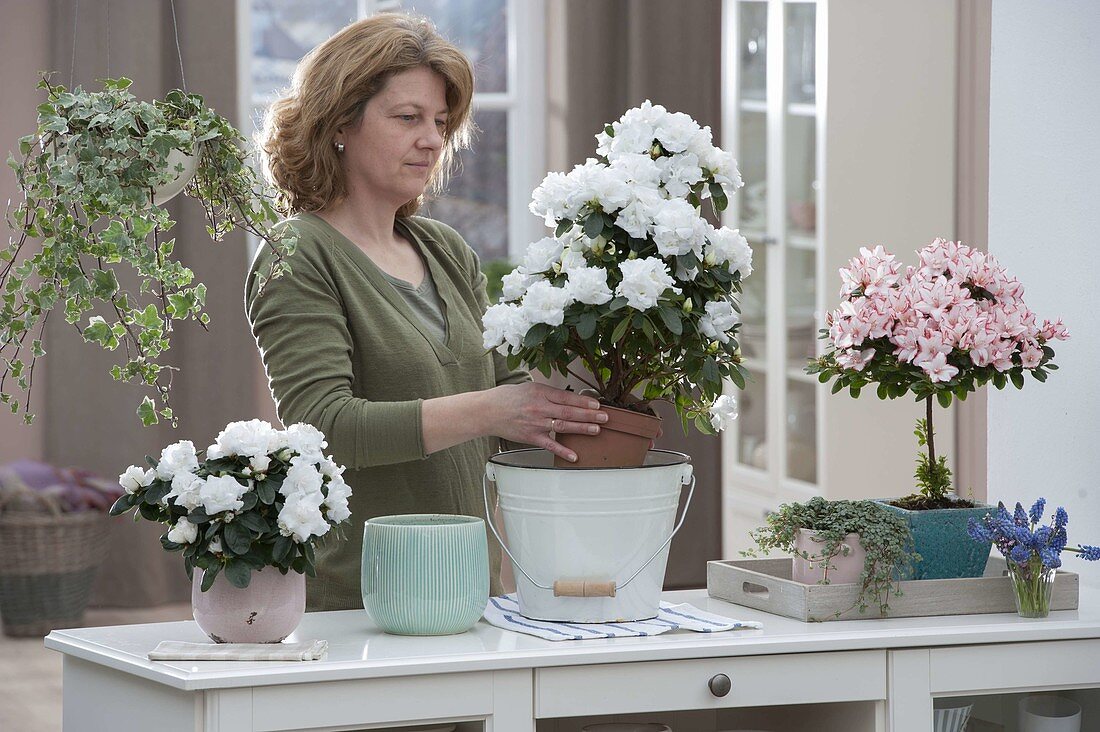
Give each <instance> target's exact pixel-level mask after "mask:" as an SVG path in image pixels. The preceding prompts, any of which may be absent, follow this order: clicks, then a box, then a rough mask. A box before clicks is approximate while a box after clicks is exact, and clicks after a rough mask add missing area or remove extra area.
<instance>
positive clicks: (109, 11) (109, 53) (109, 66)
mask: <svg viewBox="0 0 1100 732" xmlns="http://www.w3.org/2000/svg"><path fill="white" fill-rule="evenodd" d="M107 78H108V79H110V78H111V0H107Z"/></svg>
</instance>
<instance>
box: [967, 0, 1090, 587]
mask: <svg viewBox="0 0 1100 732" xmlns="http://www.w3.org/2000/svg"><path fill="white" fill-rule="evenodd" d="M1098 34H1100V3H1097V2H1096V0H1063V1H1062V2H1059V3H1056V4H1052V3H1036V2H1032V1H1031V0H995V1H994V3H993V56H992V65H991V72H990V111H989V119H990V130H989V133H990V134H989V138H990V154H989V245H990V250H991V251H992V252H993V253H994V254H996V256H997V257H999V258H1000V260H1001V262H1002V263H1003V264H1004V265H1005V266H1006V267H1008V269H1009V270H1010V272H1012V273H1014V274H1015V275H1016V276H1018V277H1019V278H1020V280H1021V281H1022V282H1023V283H1024V286H1025V288H1026V295H1025V297H1026V299H1027V303H1028V305H1029V306H1030V307H1031V309H1032V310H1034V311H1035V312H1036V314H1037V315H1038V316H1039V318H1051V319H1054V318H1057V317H1062V318H1064V319H1065V322H1066V325H1067V327H1068V328H1069V331H1070V335H1071V340H1069V341H1067V342H1065V343H1062V344H1055V346H1056V350H1057V351H1058V356H1057V358H1056V359H1055V362H1056V363H1057V364H1058V365H1059V367H1060V369H1061V370H1059V371H1057V372H1055V373H1054V374H1052V375H1051V378H1050V380H1049V381H1048V382H1047V383H1046V384H1040V383H1038V382H1036V381H1034V380H1033V379H1030V378H1029V379H1028V380H1027V384H1026V385H1025V388H1024V390H1023V391H1022V392H1018V391H1016V390H1015V389H1012V388H1009V389H1006V390H1005V391H1004V392H997V391H996V390H995V389H993V390H991V391H990V395H989V453H988V455H989V496H990V499H991V500H992V501H996V500H1003V501H1005V502H1006V503H1008V502H1009V501H1012V502H1015V501H1017V500H1021V501H1025V502H1026V501H1030V500H1033V499H1034V498H1035V497H1037V496H1039V495H1043V496H1046V498H1047V500H1048V502H1050V503H1052V504H1055V505H1064V506H1065V507H1066V509H1067V510H1068V511H1069V515H1070V525H1069V538H1070V542H1071V543H1072V542H1082V543H1086V544H1100V379H1098V378H1097V376H1098V374H1097V365H1098V364H1100V315H1098V313H1097V308H1096V305H1095V303H1096V296H1097V292H1098V281H1097V280H1098V278H1097V275H1098V274H1100V263H1098V259H1097V257H1098V255H1100V83H1098V81H1100V44H1097V43H1096V42H1095V40H1096V37H1097V35H1098ZM1063 558H1064V560H1065V562H1066V564H1067V565H1068V568H1069V569H1072V570H1074V571H1080V572H1081V573H1082V574H1083V576H1084V577H1085V579H1086V581H1088V582H1089V583H1090V584H1094V585H1095V584H1100V566H1096V565H1095V564H1086V563H1085V562H1084V561H1081V560H1080V559H1078V558H1076V557H1073V556H1072V555H1068V554H1067V555H1064V557H1063Z"/></svg>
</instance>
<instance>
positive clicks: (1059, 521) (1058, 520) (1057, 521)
mask: <svg viewBox="0 0 1100 732" xmlns="http://www.w3.org/2000/svg"><path fill="white" fill-rule="evenodd" d="M1068 523H1069V514H1068V513H1066V509H1064V508H1062V507H1061V506H1059V507H1058V510H1057V511H1055V512H1054V528H1056V529H1060V528H1062V527H1064V526H1065V525H1066V524H1068Z"/></svg>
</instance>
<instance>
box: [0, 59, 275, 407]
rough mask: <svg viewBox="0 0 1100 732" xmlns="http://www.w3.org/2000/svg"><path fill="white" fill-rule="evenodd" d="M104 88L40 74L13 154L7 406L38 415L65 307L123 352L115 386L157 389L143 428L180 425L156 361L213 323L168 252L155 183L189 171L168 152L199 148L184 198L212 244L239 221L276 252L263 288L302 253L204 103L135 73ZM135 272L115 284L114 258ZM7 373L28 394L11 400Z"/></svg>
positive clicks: (5, 315)
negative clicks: (140, 88) (153, 89)
mask: <svg viewBox="0 0 1100 732" xmlns="http://www.w3.org/2000/svg"><path fill="white" fill-rule="evenodd" d="M102 83H103V89H102V91H94V92H93V91H86V90H84V89H83V88H82V87H79V86H78V87H76V88H74V89H72V90H67V89H66V88H65V87H63V86H61V85H56V84H52V83H50V78H49V75H46V76H44V77H43V79H42V81H41V82H40V83H39V85H38V88H40V89H43V90H45V92H46V97H47V98H46V101H45V102H43V103H42V104H41V105H39V107H38V127H37V131H36V132H35V133H34V134H31V135H27V136H25V137H23V138H21V139H20V140H19V158H18V159H17V158H16V157H15V156H14V155H9V157H8V165H9V167H11V168H12V169H13V170H14V171H15V175H16V178H17V181H18V184H19V188H20V193H21V194H22V200H21V201H19V203H18V205H16V207H15V209H14V211H11V210H9V212H8V217H7V221H8V226H9V228H10V230H11V232H12V234H11V235H10V236H9V239H8V245H7V247H6V248H5V249H4V250H2V251H0V298H2V299H0V364H2V370H0V403H5V404H7V405H8V407H9V409H10V410H11V412H12V413H13V414H17V413H19V411H20V410H22V411H23V415H24V421H25V422H26V423H27V424H29V423H30V422H31V421H32V420H33V419H34V414H33V413H32V412H31V400H30V397H31V390H32V388H33V376H34V368H35V364H36V363H37V361H38V359H40V358H41V357H42V356H44V355H45V349H44V348H43V346H42V341H43V338H42V333H43V331H44V329H45V326H46V323H47V320H48V318H49V316H50V314H51V313H52V312H53V311H54V310H55V309H59V308H60V309H63V310H64V318H65V320H66V322H67V323H69V324H71V325H73V326H75V327H77V328H78V329H79V331H80V332H81V334H82V335H83V337H84V340H85V341H87V342H89V343H96V344H98V345H99V346H101V347H103V348H105V349H107V350H110V351H114V350H115V349H118V348H119V347H120V346H121V347H122V348H123V350H124V352H125V360H124V361H122V362H120V363H117V364H116V365H114V366H113V367H112V369H111V376H112V377H113V378H114V379H115V380H116V381H124V382H129V383H136V384H140V385H143V386H145V387H147V388H149V389H151V390H152V392H153V395H152V396H146V397H145V398H144V399H143V400H142V402H141V405H140V406H139V407H138V409H137V412H138V415H139V416H140V417H141V420H142V423H143V424H146V425H148V424H154V423H156V422H157V421H159V419H160V418H164V419H166V420H169V421H170V422H171V423H172V424H173V426H175V424H176V418H175V416H174V415H173V412H172V408H171V404H170V400H169V397H170V386H171V381H172V372H173V371H175V370H177V369H175V368H174V367H172V366H169V365H167V364H165V363H162V362H161V360H160V359H161V357H162V356H163V354H164V353H165V352H166V351H167V350H168V348H169V346H170V337H171V333H172V330H173V327H174V322H175V321H182V320H194V321H197V322H198V323H199V325H200V326H201V327H203V328H204V329H205V328H206V326H207V324H208V323H209V322H210V318H209V316H208V315H207V314H206V313H205V312H204V311H203V307H204V304H205V300H206V288H205V286H203V285H202V283H199V282H195V279H194V273H193V272H192V271H191V270H190V269H189V268H187V267H185V266H184V265H183V264H182V263H181V262H179V261H178V260H176V259H173V258H172V253H173V250H174V248H175V240H174V239H172V238H166V235H167V234H168V232H169V231H170V230H171V229H172V227H173V226H174V225H175V222H174V221H173V220H172V219H171V217H170V216H169V214H168V211H167V210H166V209H164V208H163V207H162V206H161V205H157V204H155V203H154V196H155V193H156V191H157V189H158V188H161V187H163V186H165V185H166V184H168V183H170V182H171V181H173V180H174V179H177V177H178V176H180V175H181V174H182V173H183V165H182V164H179V163H173V162H170V161H169V156H170V155H173V152H174V151H179V152H178V153H176V154H175V156H174V158H179V157H180V154H183V155H184V156H186V155H191V154H198V155H199V160H198V169H197V172H196V173H195V175H194V177H193V178H192V179H191V180H190V182H188V183H187V185H186V188H185V191H184V192H185V193H186V194H187V195H188V196H190V197H191V198H194V199H196V200H197V201H199V202H200V203H201V205H202V207H203V211H204V214H205V218H206V224H207V231H208V233H209V234H210V236H211V237H212V238H213V239H214V240H215V241H218V240H221V238H222V237H223V236H224V235H225V234H227V233H229V232H230V231H232V230H234V229H236V228H241V229H243V230H245V231H248V232H250V233H252V234H254V235H255V236H257V237H260V238H261V239H262V240H263V241H264V242H266V245H267V246H270V247H271V248H272V249H273V251H274V252H275V254H276V257H275V260H274V261H273V263H272V265H271V267H270V268H269V270H268V271H267V272H266V273H262V274H260V275H259V277H260V278H261V286H262V285H263V284H265V283H266V282H267V281H268V280H269V279H271V278H274V277H278V276H280V275H282V274H285V273H288V272H289V271H290V267H289V265H288V264H287V262H286V261H285V258H286V257H287V256H289V255H291V254H292V253H293V251H294V238H293V234H292V233H291V232H290V230H289V229H284V228H281V227H277V226H276V224H277V223H278V221H279V219H280V217H279V215H278V213H277V212H276V210H275V208H274V206H273V205H272V203H271V200H273V198H272V196H271V195H270V193H269V190H268V189H267V187H266V186H265V184H264V182H263V181H262V179H261V178H260V177H259V176H258V175H257V174H256V172H255V171H254V170H253V169H252V168H251V167H250V166H249V164H248V162H247V152H246V149H247V145H246V143H245V141H244V138H243V137H242V136H241V134H240V132H238V131H237V130H236V129H235V128H234V127H233V125H231V124H230V123H229V121H228V120H226V119H225V118H224V117H222V116H220V115H219V114H217V113H216V112H215V111H214V110H213V109H211V108H210V107H208V106H206V104H205V103H204V101H203V98H202V97H201V96H199V95H197V94H189V93H186V92H183V91H180V90H174V91H171V92H169V93H168V94H167V95H166V96H165V97H164V99H158V100H154V101H152V102H146V101H140V100H138V99H136V98H135V97H134V96H133V95H131V94H130V93H129V92H128V91H127V88H128V87H129V86H130V84H131V82H130V80H129V79H125V78H119V79H105V80H103V82H102ZM122 263H126V264H128V265H130V267H132V268H133V270H135V272H136V273H137V286H136V287H135V288H127V287H124V286H123V285H122V284H120V280H119V276H118V273H117V267H116V266H117V265H119V264H122ZM9 378H10V379H12V380H14V382H15V385H17V386H18V388H19V389H20V390H22V391H23V392H25V393H26V395H27V396H26V402H25V403H22V404H21V403H20V401H19V400H18V399H15V398H14V396H13V391H14V390H13V389H12V385H11V384H9V383H8V379H9Z"/></svg>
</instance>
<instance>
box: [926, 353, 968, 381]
mask: <svg viewBox="0 0 1100 732" xmlns="http://www.w3.org/2000/svg"><path fill="white" fill-rule="evenodd" d="M920 367H921V369H923V370H924V373H926V374H928V378H930V379H931V380H932V381H933V382H936V381H951V379H952V378H954V377H955V375H956V374H958V373H959V370H958V369H957V368H955V367H954V366H952V365H951V364H949V363H947V356H946V355H944V354H942V353H937V354H936V355H935V356H934V357H933V358H931V359H929V360H928V361H925V362H924V363H922V364H920Z"/></svg>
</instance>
